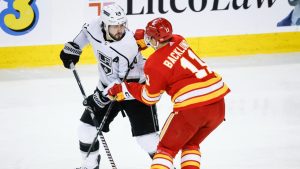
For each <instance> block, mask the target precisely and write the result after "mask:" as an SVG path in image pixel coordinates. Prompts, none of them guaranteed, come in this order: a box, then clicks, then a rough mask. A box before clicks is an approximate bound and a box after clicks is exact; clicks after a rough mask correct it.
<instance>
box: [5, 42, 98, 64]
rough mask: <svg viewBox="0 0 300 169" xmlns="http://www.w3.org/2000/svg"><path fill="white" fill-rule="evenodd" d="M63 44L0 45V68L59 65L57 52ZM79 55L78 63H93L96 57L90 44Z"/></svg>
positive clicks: (58, 52) (60, 62)
mask: <svg viewBox="0 0 300 169" xmlns="http://www.w3.org/2000/svg"><path fill="white" fill-rule="evenodd" d="M63 47H64V45H43V46H17V47H0V68H30V67H42V66H54V65H61V66H63V64H62V61H61V60H60V57H59V54H60V51H61V50H62V49H63ZM83 50H84V52H83V53H82V55H81V56H80V60H79V64H94V63H96V59H95V56H94V53H93V51H92V48H91V46H90V45H88V46H86V47H85V48H84V49H83Z"/></svg>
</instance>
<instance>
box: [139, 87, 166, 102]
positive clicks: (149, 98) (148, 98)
mask: <svg viewBox="0 0 300 169" xmlns="http://www.w3.org/2000/svg"><path fill="white" fill-rule="evenodd" d="M161 95H162V94H161V93H157V94H149V92H148V91H147V89H146V87H143V89H142V100H143V101H144V102H145V103H147V104H154V103H156V102H158V101H159V100H160V98H161Z"/></svg>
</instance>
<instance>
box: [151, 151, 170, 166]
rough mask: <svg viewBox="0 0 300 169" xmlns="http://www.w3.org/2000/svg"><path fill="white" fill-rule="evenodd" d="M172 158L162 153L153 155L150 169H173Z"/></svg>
mask: <svg viewBox="0 0 300 169" xmlns="http://www.w3.org/2000/svg"><path fill="white" fill-rule="evenodd" d="M173 168H174V167H173V157H171V156H170V155H168V154H164V153H156V154H155V155H154V158H153V161H152V165H151V169H173Z"/></svg>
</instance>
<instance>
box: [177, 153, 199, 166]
mask: <svg viewBox="0 0 300 169" xmlns="http://www.w3.org/2000/svg"><path fill="white" fill-rule="evenodd" d="M200 158H201V153H200V151H199V150H198V149H195V150H192V149H185V150H182V153H181V169H200Z"/></svg>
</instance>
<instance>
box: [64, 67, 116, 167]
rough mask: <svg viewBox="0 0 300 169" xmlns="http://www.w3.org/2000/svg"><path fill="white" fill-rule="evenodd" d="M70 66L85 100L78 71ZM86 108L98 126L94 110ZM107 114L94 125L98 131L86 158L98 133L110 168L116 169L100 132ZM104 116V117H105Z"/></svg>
mask: <svg viewBox="0 0 300 169" xmlns="http://www.w3.org/2000/svg"><path fill="white" fill-rule="evenodd" d="M70 68H71V70H72V71H73V74H74V76H75V79H76V81H77V84H78V86H79V88H80V91H81V94H82V96H83V99H84V100H85V99H86V98H87V97H86V94H85V92H84V89H83V87H82V84H81V81H80V79H79V76H78V73H77V71H76V69H75V66H74V64H73V63H71V64H70ZM86 109H87V110H88V111H89V112H90V115H91V117H92V120H93V123H94V125H95V126H99V124H98V122H97V120H96V119H95V118H94V117H95V115H94V111H93V110H92V108H91V107H86ZM108 114H109V111H107V112H106V114H105V116H104V119H103V120H102V122H101V124H102V125H101V124H100V126H99V127H96V128H97V131H98V132H97V136H96V137H95V138H94V140H93V143H92V145H91V146H90V148H89V150H88V153H87V156H86V158H87V157H88V156H89V155H90V152H91V150H92V148H93V146H94V144H95V143H96V140H97V138H98V135H99V136H100V140H101V142H102V144H103V147H104V149H105V152H106V155H107V157H108V160H109V162H110V164H111V166H112V168H113V169H117V167H116V164H115V162H114V160H113V158H112V155H111V153H110V150H109V148H108V145H107V143H106V140H105V138H104V136H103V134H102V132H101V131H102V128H103V126H104V122H105V120H106V118H107V116H108ZM105 117H106V118H105Z"/></svg>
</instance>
